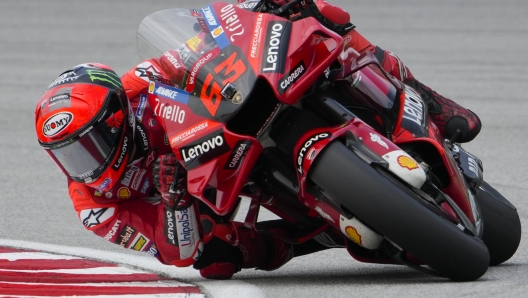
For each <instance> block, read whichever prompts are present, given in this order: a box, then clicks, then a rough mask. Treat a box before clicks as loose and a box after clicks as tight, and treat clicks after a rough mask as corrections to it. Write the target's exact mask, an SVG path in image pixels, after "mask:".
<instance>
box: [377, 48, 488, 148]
mask: <svg viewBox="0 0 528 298" xmlns="http://www.w3.org/2000/svg"><path fill="white" fill-rule="evenodd" d="M375 51H376V52H375V55H376V58H377V59H378V61H380V63H381V66H382V67H383V68H384V69H385V71H387V72H388V73H389V74H391V75H392V76H394V77H396V78H397V79H398V80H400V81H402V82H404V83H405V84H406V85H408V86H411V87H413V88H414V89H415V90H416V91H418V93H420V95H421V96H422V98H423V99H424V101H425V102H426V103H427V108H428V113H429V115H430V116H431V118H432V119H433V122H434V123H435V124H436V126H437V127H438V129H439V131H440V133H441V134H442V136H443V137H444V138H447V139H451V138H453V136H455V135H457V134H458V136H456V137H455V141H456V142H459V143H465V142H469V141H471V140H473V139H474V138H475V137H476V136H477V135H478V133H479V132H480V129H481V127H482V124H481V122H480V119H479V117H478V116H477V115H476V114H475V113H473V112H472V111H471V110H468V109H466V108H464V107H462V106H461V105H459V104H457V103H456V102H454V101H452V100H451V99H449V98H446V97H444V96H442V95H440V94H438V93H436V92H435V91H434V90H432V89H431V88H429V87H428V86H426V85H424V84H423V83H421V82H420V81H418V80H416V78H414V76H413V75H412V74H411V72H410V71H409V69H408V68H407V67H406V66H405V65H404V64H403V63H402V62H401V60H400V59H399V58H398V57H397V56H396V55H394V54H393V53H391V52H389V51H384V50H382V49H381V48H379V47H376V50H375ZM458 131H459V132H458Z"/></svg>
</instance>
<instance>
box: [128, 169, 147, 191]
mask: <svg viewBox="0 0 528 298" xmlns="http://www.w3.org/2000/svg"><path fill="white" fill-rule="evenodd" d="M146 172H147V170H140V171H139V172H138V173H137V174H136V176H135V177H134V179H133V180H132V185H130V188H132V189H133V190H138V188H139V186H140V185H141V181H143V177H144V176H145V173H146Z"/></svg>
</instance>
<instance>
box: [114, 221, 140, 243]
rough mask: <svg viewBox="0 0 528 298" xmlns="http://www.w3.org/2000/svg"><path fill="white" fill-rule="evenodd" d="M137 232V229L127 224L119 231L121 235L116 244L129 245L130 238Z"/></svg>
mask: <svg viewBox="0 0 528 298" xmlns="http://www.w3.org/2000/svg"><path fill="white" fill-rule="evenodd" d="M135 233H136V229H134V228H133V227H131V226H129V225H125V227H124V228H123V229H122V230H121V232H120V233H119V237H117V239H116V240H117V241H116V244H118V245H120V246H123V247H128V244H129V243H130V240H131V239H132V236H133V235H134V234H135Z"/></svg>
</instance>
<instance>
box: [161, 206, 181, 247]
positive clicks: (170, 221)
mask: <svg viewBox="0 0 528 298" xmlns="http://www.w3.org/2000/svg"><path fill="white" fill-rule="evenodd" d="M164 230H165V237H166V241H167V243H169V244H172V245H174V246H178V239H177V238H176V215H175V214H174V212H172V211H170V210H165V224H164Z"/></svg>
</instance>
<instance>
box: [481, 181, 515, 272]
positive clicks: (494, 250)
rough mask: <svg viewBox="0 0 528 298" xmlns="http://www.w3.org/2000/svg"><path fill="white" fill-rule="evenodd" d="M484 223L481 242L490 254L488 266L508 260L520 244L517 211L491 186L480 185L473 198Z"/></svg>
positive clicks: (486, 184)
mask: <svg viewBox="0 0 528 298" xmlns="http://www.w3.org/2000/svg"><path fill="white" fill-rule="evenodd" d="M475 198H476V200H477V202H478V204H479V205H480V209H481V214H482V219H483V221H484V233H483V235H482V240H484V243H486V246H487V247H488V250H489V253H490V266H495V265H499V264H501V263H504V262H505V261H507V260H508V259H510V258H511V257H512V256H513V254H515V252H516V251H517V248H518V247H519V243H520V242H521V220H520V219H519V214H518V213H517V209H516V208H515V207H514V206H513V205H512V204H511V203H510V202H509V201H508V200H507V199H506V198H505V197H503V196H502V195H501V194H500V193H499V192H498V191H496V190H495V189H494V188H493V187H491V185H489V184H488V183H486V182H484V183H482V185H481V187H480V189H479V191H478V192H477V195H476V196H475Z"/></svg>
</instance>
